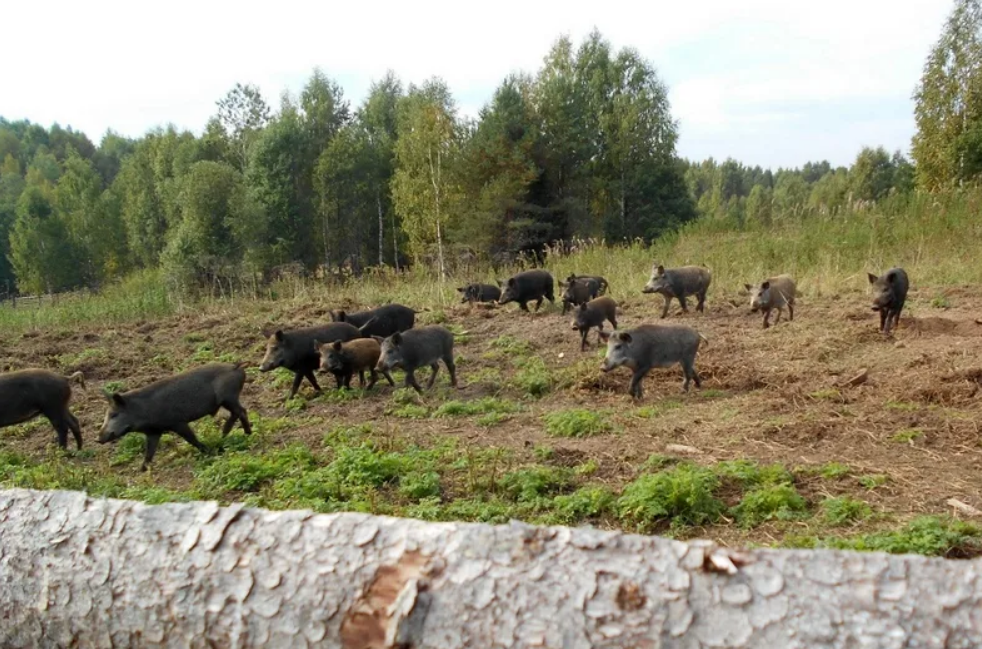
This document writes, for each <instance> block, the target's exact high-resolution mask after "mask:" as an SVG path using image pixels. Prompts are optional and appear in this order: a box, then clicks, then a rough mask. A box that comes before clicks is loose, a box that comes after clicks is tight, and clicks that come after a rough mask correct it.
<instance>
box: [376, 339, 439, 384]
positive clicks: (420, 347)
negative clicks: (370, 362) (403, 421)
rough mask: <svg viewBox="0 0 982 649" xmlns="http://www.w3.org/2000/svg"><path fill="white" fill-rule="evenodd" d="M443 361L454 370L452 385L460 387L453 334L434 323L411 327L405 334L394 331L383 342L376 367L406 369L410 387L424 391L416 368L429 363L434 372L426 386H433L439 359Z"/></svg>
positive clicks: (385, 370)
mask: <svg viewBox="0 0 982 649" xmlns="http://www.w3.org/2000/svg"><path fill="white" fill-rule="evenodd" d="M441 360H442V361H443V364H444V365H446V366H447V371H449V372H450V385H452V386H453V387H457V367H456V365H454V360H453V333H451V332H450V330H449V329H447V328H446V327H441V326H440V325H431V326H428V327H421V328H419V329H410V330H409V331H407V332H405V333H401V334H393V335H391V336H389V337H388V338H386V339H385V340H383V341H382V355H381V357H379V359H378V364H377V365H376V369H378V370H380V371H382V372H383V373H385V372H390V371H392V370H393V369H396V368H400V369H402V370H403V371H405V372H406V386H407V387H408V386H412V387H414V388H416V391H417V392H422V391H423V389H422V388H421V387H419V383H418V382H417V381H416V370H417V369H419V368H421V367H424V366H426V365H429V366H430V369H432V370H433V373H432V374H431V375H430V380H429V383H427V384H426V389H427V390H429V389H430V388H432V387H433V383H434V382H435V381H436V373H437V372H438V371H439V369H440V365H439V363H438V361H441Z"/></svg>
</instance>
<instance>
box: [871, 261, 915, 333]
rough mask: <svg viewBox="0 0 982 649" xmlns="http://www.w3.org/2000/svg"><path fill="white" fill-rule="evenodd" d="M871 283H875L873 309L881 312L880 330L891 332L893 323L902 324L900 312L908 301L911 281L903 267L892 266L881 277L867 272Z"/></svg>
mask: <svg viewBox="0 0 982 649" xmlns="http://www.w3.org/2000/svg"><path fill="white" fill-rule="evenodd" d="M867 275H868V276H869V283H870V284H872V285H873V310H874V311H879V312H880V331H882V332H883V333H885V334H888V333H890V329H891V328H892V327H891V324H892V326H893V327H896V326H897V325H899V324H900V313H901V311H903V310H904V302H906V301H907V289H908V287H909V286H910V283H909V282H908V280H907V273H906V272H905V271H904V269H903V268H891V269H890V270H888V271H887V272H885V273H883V274H882V275H880V276H879V277H877V276H876V275H874V274H873V273H867Z"/></svg>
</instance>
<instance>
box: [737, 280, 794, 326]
mask: <svg viewBox="0 0 982 649" xmlns="http://www.w3.org/2000/svg"><path fill="white" fill-rule="evenodd" d="M743 286H744V288H746V289H747V290H748V291H750V310H751V311H752V312H753V313H757V312H758V311H763V312H764V329H767V328H768V327H769V326H771V323H770V322H769V320H770V318H771V311H772V310H773V309H777V319H776V320H774V324H777V323H778V322H780V321H781V314H782V313H784V307H788V320H794V298H795V295H796V294H797V287H796V286H795V283H794V280H793V279H791V276H790V275H778V276H777V277H771V278H769V279H765V280H764V281H763V282H761V283H760V285H759V286H756V287H755V286H751V285H750V284H744V285H743Z"/></svg>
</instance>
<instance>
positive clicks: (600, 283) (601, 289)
mask: <svg viewBox="0 0 982 649" xmlns="http://www.w3.org/2000/svg"><path fill="white" fill-rule="evenodd" d="M578 279H587V280H593V281H595V282H596V283H597V287H598V288H597V295H606V294H607V289H608V288H610V284H609V283H608V282H607V280H606V279H604V278H603V277H601V276H600V275H577V274H575V273H574V274H572V275H570V276H569V277H567V278H566V283H567V284H569V283H571V282H575V281H576V280H578Z"/></svg>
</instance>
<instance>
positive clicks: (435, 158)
mask: <svg viewBox="0 0 982 649" xmlns="http://www.w3.org/2000/svg"><path fill="white" fill-rule="evenodd" d="M980 27H982V11H980V9H979V0H957V1H956V3H955V9H954V11H953V12H952V14H951V16H950V18H949V21H948V23H947V24H946V26H945V30H944V32H943V34H942V36H941V38H940V39H939V41H938V43H937V44H936V46H935V48H934V50H932V53H931V55H930V56H929V58H928V61H927V63H926V64H925V69H924V75H923V77H922V79H921V81H920V83H919V84H918V86H917V89H916V93H915V99H916V101H917V115H916V117H917V122H918V133H917V135H916V136H915V138H914V142H913V147H912V153H913V160H908V159H907V158H906V157H905V156H904V155H903V154H902V153H901V152H892V153H891V152H888V151H886V150H884V149H882V148H865V149H863V150H862V151H860V152H859V153H858V155H857V157H856V159H855V161H854V162H853V164H852V165H851V166H850V167H848V168H847V167H832V166H831V165H830V164H829V163H828V162H825V161H817V162H812V163H808V164H806V165H804V166H803V167H801V168H796V169H778V170H776V171H772V170H768V169H762V168H760V167H748V166H745V165H743V164H741V163H739V162H737V161H735V160H731V159H727V160H725V161H716V160H712V159H710V160H706V161H702V162H694V161H687V160H682V159H680V158H679V156H678V155H677V152H676V142H677V139H678V130H679V126H678V123H677V122H676V121H675V119H674V118H673V117H672V114H671V111H670V107H669V102H668V91H667V88H666V86H665V84H664V83H663V82H662V81H661V80H660V78H659V76H658V74H657V72H656V70H655V67H654V65H653V64H652V63H651V62H650V61H647V60H646V59H644V58H643V57H642V56H640V54H639V53H638V52H637V51H636V50H634V49H631V48H624V49H621V50H615V49H614V48H613V47H612V46H611V45H610V43H609V42H608V41H607V40H605V39H604V38H603V36H602V35H601V34H599V33H598V32H594V33H592V34H591V35H590V36H588V37H587V38H586V39H584V41H583V42H582V43H580V44H578V45H576V44H574V43H573V42H572V41H571V40H570V39H568V38H565V37H563V38H560V39H558V40H557V41H556V43H555V44H554V45H553V47H552V48H551V50H550V51H549V53H548V54H547V56H546V57H545V59H544V61H543V64H542V66H541V68H540V69H539V70H538V71H536V72H535V73H534V74H516V75H511V76H509V77H507V78H506V79H504V80H503V81H502V83H501V84H500V86H499V87H498V88H497V89H496V90H495V92H494V94H493V97H492V98H491V100H490V101H489V102H488V103H487V104H486V105H485V106H484V108H483V109H482V110H481V111H480V113H479V115H478V116H477V118H475V119H469V118H466V117H464V116H462V115H461V114H460V112H459V110H458V107H457V105H456V102H455V100H454V98H453V96H452V94H451V92H450V89H449V88H448V87H447V85H446V84H445V83H444V82H443V81H442V80H440V79H438V78H433V79H430V80H428V81H426V82H424V83H422V84H420V85H414V84H408V85H405V84H403V83H402V82H401V81H400V80H399V79H398V78H397V77H396V75H395V74H394V73H391V72H390V73H389V74H387V75H386V76H385V77H384V78H383V79H381V80H379V81H377V82H375V83H374V84H373V85H372V87H371V89H370V91H369V93H368V95H367V97H366V98H365V99H364V101H363V102H362V103H361V104H360V105H357V106H354V105H352V104H351V102H350V101H349V100H348V99H347V98H346V97H345V96H344V93H343V90H342V88H341V86H340V85H339V84H338V83H336V82H335V81H334V80H332V79H331V78H330V77H329V76H327V75H326V74H325V73H323V72H322V71H321V70H319V69H315V70H314V71H313V73H312V75H311V77H310V78H309V80H308V81H307V82H306V84H305V85H304V87H303V88H302V90H301V91H300V92H299V93H298V94H297V95H296V96H293V95H290V94H284V95H283V96H282V97H281V99H280V103H279V106H278V107H273V106H270V105H268V104H267V103H266V101H265V100H264V98H263V96H262V94H261V93H260V91H259V89H258V88H256V87H255V86H252V85H248V84H244V85H243V84H237V85H236V86H235V87H234V88H232V89H231V90H230V91H229V92H228V94H227V95H226V96H224V97H222V98H220V99H219V100H218V101H217V102H216V110H215V114H214V116H213V117H212V118H210V119H209V120H208V122H207V124H206V125H205V126H204V128H203V130H202V133H201V135H195V134H194V133H192V132H190V131H182V130H179V129H177V128H174V127H172V126H168V127H166V128H158V129H155V130H152V131H150V132H148V133H147V134H146V135H144V136H143V137H141V138H138V139H130V138H126V137H122V136H120V135H118V134H116V133H114V132H112V131H109V132H107V133H106V134H105V135H104V136H103V138H102V140H101V141H100V142H99V144H98V145H96V144H94V143H93V142H92V141H91V140H90V139H89V138H88V137H87V136H86V135H85V134H83V133H80V132H78V131H74V130H72V129H71V128H62V127H59V126H58V125H54V126H52V127H50V128H45V127H43V126H41V125H38V124H33V123H31V122H29V121H25V120H22V121H8V120H5V119H3V118H0V293H2V292H12V291H19V292H22V293H42V292H56V291H63V290H71V289H75V288H80V287H99V286H101V285H103V284H104V283H106V282H107V281H111V280H114V279H116V278H119V277H121V276H124V275H126V274H127V273H129V272H131V271H133V270H136V269H140V268H158V267H159V268H161V269H162V270H163V271H164V274H165V277H167V279H168V280H169V281H170V282H172V283H174V285H175V286H177V287H180V288H184V289H193V288H195V287H200V286H208V285H211V284H214V283H215V282H228V283H230V284H231V283H233V282H241V281H244V278H249V281H261V280H263V279H269V278H271V277H274V276H276V275H277V273H278V272H280V271H282V270H283V269H291V270H293V271H299V272H304V273H317V274H323V273H333V272H337V271H339V270H341V269H343V270H344V271H345V272H348V271H353V272H360V271H363V270H365V269H367V268H370V267H373V266H388V267H397V268H398V267H402V266H405V265H406V264H409V263H427V264H432V265H434V266H436V267H437V268H439V269H440V270H441V271H442V270H447V269H450V268H452V267H453V266H454V265H455V264H457V263H459V262H460V261H461V260H475V259H480V260H484V261H490V262H492V263H500V262H504V261H510V260H511V259H513V258H514V256H515V255H516V254H520V253H533V254H534V253H536V252H537V251H541V250H542V249H543V248H544V247H546V246H552V247H555V246H562V245H564V244H567V243H569V242H571V241H574V240H576V239H587V238H595V239H603V240H604V241H606V242H608V243H613V242H618V241H625V240H637V239H641V240H644V241H651V240H653V239H655V238H657V237H658V236H659V235H661V234H663V233H665V232H668V231H671V230H674V229H676V228H678V227H679V226H680V225H681V224H684V223H686V222H687V221H691V220H693V219H695V218H697V217H701V218H707V219H719V220H723V221H726V222H727V224H728V225H729V226H732V227H734V228H741V227H749V226H752V225H754V224H757V225H767V224H769V223H772V222H779V221H781V220H784V219H801V218H822V217H834V216H835V214H837V213H839V212H840V211H841V210H843V209H849V210H856V209H860V210H862V209H867V208H870V207H871V206H875V205H877V204H879V203H882V202H883V201H887V200H889V201H894V203H895V204H898V205H902V203H903V201H904V200H905V197H908V196H910V195H911V194H912V193H913V192H917V191H949V190H951V189H952V188H954V187H957V186H959V185H961V184H963V183H965V182H966V181H968V182H971V181H973V180H974V179H975V178H976V177H977V176H978V175H979V173H980V172H982V136H980V135H979V134H980V133H982V74H979V71H980V70H982V37H980V33H982V30H980Z"/></svg>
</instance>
